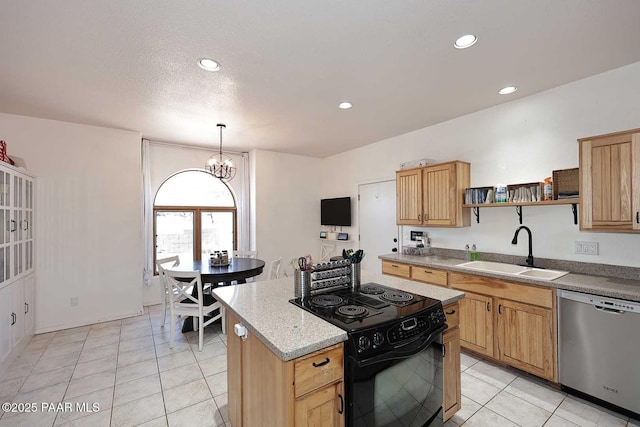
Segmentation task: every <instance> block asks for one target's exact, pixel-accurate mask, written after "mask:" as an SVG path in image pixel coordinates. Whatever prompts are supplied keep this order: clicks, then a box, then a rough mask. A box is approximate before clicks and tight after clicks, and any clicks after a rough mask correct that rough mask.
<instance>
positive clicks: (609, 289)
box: [378, 253, 640, 301]
mask: <svg viewBox="0 0 640 427" xmlns="http://www.w3.org/2000/svg"><path fill="white" fill-rule="evenodd" d="M378 258H380V259H382V260H386V261H396V262H401V263H405V264H414V265H420V266H424V267H432V268H442V269H446V270H450V271H456V272H460V273H467V274H473V275H476V276H485V277H493V278H497V279H505V280H510V281H513V282H522V283H528V284H532V285H542V286H548V287H552V288H558V289H566V290H570V291H576V292H585V293H589V294H595V295H601V296H607V297H611V298H621V299H626V300H630V301H640V280H633V279H623V278H617V277H609V276H595V275H590V274H577V273H569V274H567V275H565V276H562V277H559V278H557V279H555V280H540V279H534V278H530V277H521V276H512V275H508V274H498V273H490V272H484V271H478V270H470V269H468V268H464V267H458V266H457V264H461V263H464V262H467V261H465V260H463V259H460V258H452V257H446V256H417V255H405V254H397V253H394V254H388V255H380V256H379V257H378ZM611 267H614V266H611ZM558 269H559V270H562V268H558ZM564 270H565V271H567V270H568V269H564ZM569 271H570V270H569ZM639 279H640V278H639Z"/></svg>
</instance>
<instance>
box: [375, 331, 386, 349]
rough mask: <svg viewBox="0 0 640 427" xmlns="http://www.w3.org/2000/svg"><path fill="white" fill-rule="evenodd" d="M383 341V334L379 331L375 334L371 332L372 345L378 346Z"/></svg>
mask: <svg viewBox="0 0 640 427" xmlns="http://www.w3.org/2000/svg"><path fill="white" fill-rule="evenodd" d="M383 342H384V335H382V334H381V333H380V332H376V333H375V334H373V345H375V346H380V345H382V343H383Z"/></svg>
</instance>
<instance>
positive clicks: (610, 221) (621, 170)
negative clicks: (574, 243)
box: [578, 129, 640, 232]
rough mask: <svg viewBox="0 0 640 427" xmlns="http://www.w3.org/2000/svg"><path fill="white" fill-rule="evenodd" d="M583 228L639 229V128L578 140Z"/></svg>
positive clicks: (635, 230) (618, 230)
mask: <svg viewBox="0 0 640 427" xmlns="http://www.w3.org/2000/svg"><path fill="white" fill-rule="evenodd" d="M578 142H579V144H580V199H581V200H580V229H581V230H593V231H612V232H639V231H640V129H635V130H631V131H626V132H618V133H613V134H608V135H600V136H595V137H590V138H582V139H579V140H578Z"/></svg>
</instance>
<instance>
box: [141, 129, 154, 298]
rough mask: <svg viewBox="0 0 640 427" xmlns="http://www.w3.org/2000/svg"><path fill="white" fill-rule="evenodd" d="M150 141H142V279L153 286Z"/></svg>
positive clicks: (147, 284) (146, 284)
mask: <svg viewBox="0 0 640 427" xmlns="http://www.w3.org/2000/svg"><path fill="white" fill-rule="evenodd" d="M150 164H151V162H150V158H149V140H147V139H143V140H142V233H143V239H144V240H143V250H144V258H143V260H144V265H143V270H142V279H143V281H144V284H145V286H151V278H152V277H153V194H151V166H150Z"/></svg>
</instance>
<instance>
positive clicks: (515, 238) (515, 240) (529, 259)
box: [511, 225, 534, 267]
mask: <svg viewBox="0 0 640 427" xmlns="http://www.w3.org/2000/svg"><path fill="white" fill-rule="evenodd" d="M523 228H524V229H525V230H527V233H529V256H527V265H528V266H529V267H533V266H534V265H533V237H531V230H529V227H527V226H525V225H521V226H520V227H518V229H517V230H516V234H514V235H513V240H512V241H511V244H512V245H517V244H518V233H520V230H522V229H523Z"/></svg>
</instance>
